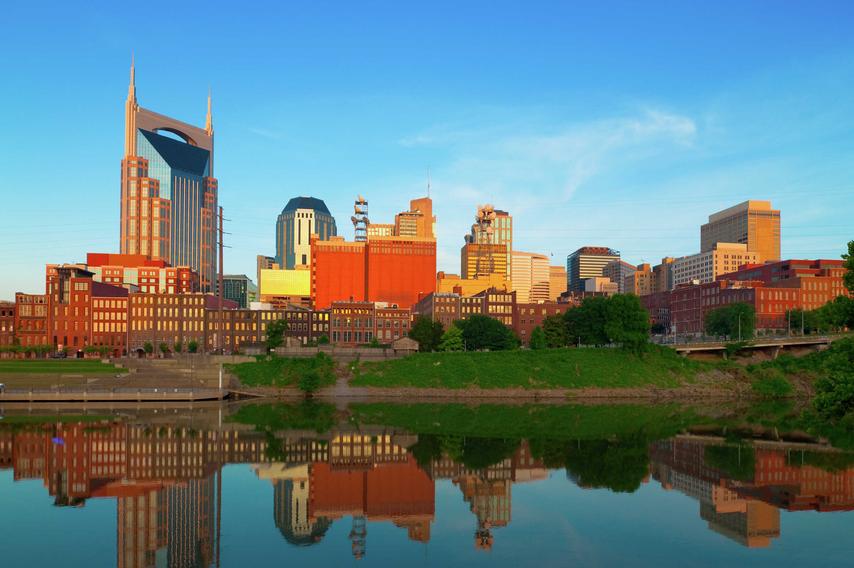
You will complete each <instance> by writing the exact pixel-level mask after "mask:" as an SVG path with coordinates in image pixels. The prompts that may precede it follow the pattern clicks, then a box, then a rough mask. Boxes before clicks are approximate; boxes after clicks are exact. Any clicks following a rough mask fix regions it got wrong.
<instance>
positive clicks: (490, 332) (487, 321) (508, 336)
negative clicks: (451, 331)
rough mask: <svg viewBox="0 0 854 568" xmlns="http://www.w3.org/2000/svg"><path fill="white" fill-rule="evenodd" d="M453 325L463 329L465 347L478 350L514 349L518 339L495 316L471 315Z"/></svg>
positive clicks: (517, 344)
mask: <svg viewBox="0 0 854 568" xmlns="http://www.w3.org/2000/svg"><path fill="white" fill-rule="evenodd" d="M455 325H457V326H459V327H460V328H461V329H462V330H463V340H464V341H465V345H466V349H469V350H473V351H480V350H483V349H488V350H490V351H504V350H507V349H515V348H516V347H518V346H519V341H518V340H517V339H516V336H515V335H514V334H513V332H512V331H510V329H509V328H508V327H507V326H506V325H504V324H503V323H501V322H500V321H498V320H497V319H495V318H491V317H489V316H483V315H479V314H478V315H473V316H471V317H470V318H468V319H466V320H462V321H459V322H457V323H456V324H455Z"/></svg>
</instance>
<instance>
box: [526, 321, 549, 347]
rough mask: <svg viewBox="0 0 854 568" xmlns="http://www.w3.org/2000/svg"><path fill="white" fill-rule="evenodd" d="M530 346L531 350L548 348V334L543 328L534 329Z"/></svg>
mask: <svg viewBox="0 0 854 568" xmlns="http://www.w3.org/2000/svg"><path fill="white" fill-rule="evenodd" d="M528 346H529V347H530V348H531V349H545V348H546V347H548V343H547V342H546V334H545V333H544V332H543V328H541V327H540V326H537V327H535V328H534V331H532V332H531V340H530V342H529V343H528Z"/></svg>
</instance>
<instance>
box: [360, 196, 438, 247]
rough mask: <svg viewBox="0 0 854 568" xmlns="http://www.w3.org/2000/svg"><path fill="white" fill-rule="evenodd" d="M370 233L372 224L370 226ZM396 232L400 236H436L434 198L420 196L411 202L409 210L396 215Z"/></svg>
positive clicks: (427, 237) (429, 237)
mask: <svg viewBox="0 0 854 568" xmlns="http://www.w3.org/2000/svg"><path fill="white" fill-rule="evenodd" d="M368 231H369V232H368V234H369V235H370V225H369V226H368ZM394 234H395V236H398V237H422V238H425V239H435V238H436V217H435V216H433V200H432V199H430V198H429V197H420V198H418V199H413V200H411V201H410V202H409V211H403V212H401V213H398V214H397V215H395V216H394Z"/></svg>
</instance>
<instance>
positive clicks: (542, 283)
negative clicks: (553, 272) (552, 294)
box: [510, 250, 550, 304]
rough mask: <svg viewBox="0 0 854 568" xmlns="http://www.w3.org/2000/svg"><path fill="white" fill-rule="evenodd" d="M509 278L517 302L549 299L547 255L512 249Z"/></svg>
mask: <svg viewBox="0 0 854 568" xmlns="http://www.w3.org/2000/svg"><path fill="white" fill-rule="evenodd" d="M510 280H511V283H512V286H513V290H515V292H516V300H517V301H518V302H519V303H522V304H528V303H531V304H535V303H538V302H547V301H549V299H550V298H549V257H547V256H546V255H544V254H537V253H533V252H521V251H516V250H514V251H513V262H512V264H511V274H510Z"/></svg>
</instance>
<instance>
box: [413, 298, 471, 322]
mask: <svg viewBox="0 0 854 568" xmlns="http://www.w3.org/2000/svg"><path fill="white" fill-rule="evenodd" d="M461 298H462V296H461V295H460V294H456V293H453V292H435V293H433V294H427V295H426V296H425V297H423V298H421V299H420V300H418V302H417V303H416V304H415V305H414V306H413V307H412V313H413V314H414V315H418V316H422V317H426V318H429V319H430V320H431V321H438V322H439V323H441V324H442V327H443V328H444V329H448V328H449V327H451V326H452V325H454V322H455V321H458V320H460V319H462V308H461V304H462V300H461Z"/></svg>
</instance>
